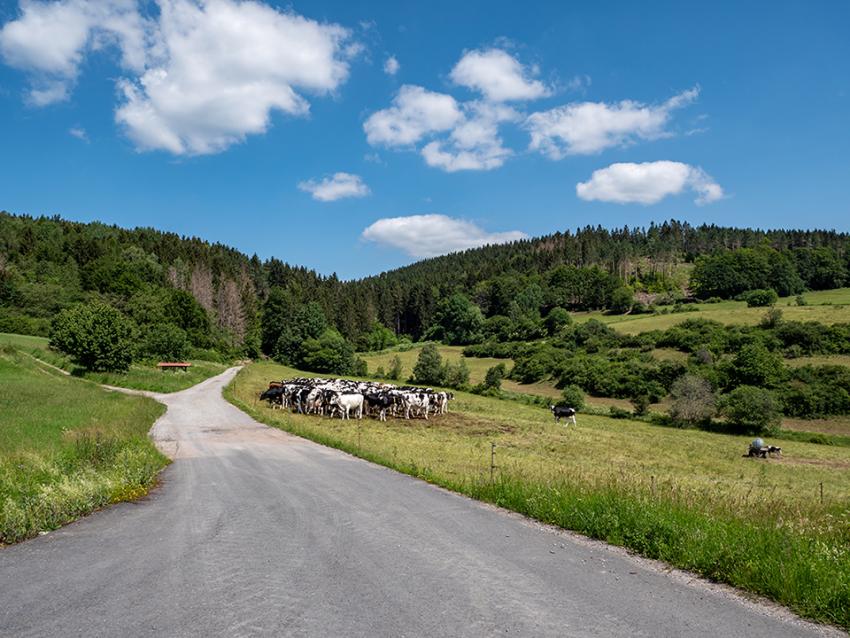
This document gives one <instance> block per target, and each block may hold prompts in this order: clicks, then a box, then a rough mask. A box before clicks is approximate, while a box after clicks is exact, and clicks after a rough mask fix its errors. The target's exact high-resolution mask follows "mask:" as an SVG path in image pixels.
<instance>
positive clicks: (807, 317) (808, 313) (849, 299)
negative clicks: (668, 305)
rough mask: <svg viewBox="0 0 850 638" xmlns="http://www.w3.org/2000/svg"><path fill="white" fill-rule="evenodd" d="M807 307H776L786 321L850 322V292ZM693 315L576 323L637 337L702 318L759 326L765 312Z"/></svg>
mask: <svg viewBox="0 0 850 638" xmlns="http://www.w3.org/2000/svg"><path fill="white" fill-rule="evenodd" d="M803 297H804V298H805V300H806V303H807V304H808V305H806V306H798V305H796V297H783V298H781V299H780V300H779V302H778V303H777V304H776V307H777V308H779V309H780V310H782V314H783V317H784V318H785V319H786V320H789V321H791V320H793V321H820V322H821V323H826V324H833V323H848V322H850V288H839V289H836V290H820V291H817V292H807V293H805V294H804V295H803ZM691 307H693V308H696V309H697V310H696V311H694V312H677V313H669V314H653V315H606V314H604V313H602V312H576V313H573V318H574V319H575V320H576V321H579V322H582V321H588V320H590V319H598V320H599V321H602V322H603V323H607V324H609V325H611V327H613V328H615V329H617V330H619V331H620V332H623V333H625V334H638V333H640V332H646V331H648V330H666V329H667V328H670V327H671V326H675V325H676V324H679V323H681V322H683V321H685V320H686V319H694V318H696V317H700V318H703V319H713V320H715V321H719V322H721V323H727V324H731V323H738V324H745V325H754V324H757V323H758V322H759V321H760V320H761V318H762V317H763V316H764V313H765V311H766V309H765V308H747V304H746V303H745V302H743V301H722V302H720V303H714V304H705V303H702V304H695V305H694V306H691Z"/></svg>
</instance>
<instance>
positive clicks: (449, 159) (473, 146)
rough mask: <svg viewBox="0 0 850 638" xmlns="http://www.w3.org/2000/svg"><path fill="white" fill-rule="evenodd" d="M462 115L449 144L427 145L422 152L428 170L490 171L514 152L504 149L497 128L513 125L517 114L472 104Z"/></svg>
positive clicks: (480, 103)
mask: <svg viewBox="0 0 850 638" xmlns="http://www.w3.org/2000/svg"><path fill="white" fill-rule="evenodd" d="M464 111H465V116H464V118H463V120H462V121H461V122H460V124H458V125H457V126H455V128H454V129H453V130H452V132H451V134H450V135H449V138H448V140H439V141H433V142H430V143H429V144H427V145H426V146H425V147H424V148H423V149H422V157H424V158H425V162H426V163H427V164H428V166H434V167H436V168H441V169H443V170H444V171H447V172H449V173H452V172H455V171H462V170H491V169H494V168H498V167H499V166H501V165H502V164H504V163H505V161H506V160H507V158H508V157H510V156H511V155H512V154H513V151H511V150H510V149H509V148H505V146H504V145H503V143H502V138H501V137H500V136H499V125H500V124H501V123H502V122H510V121H516V120H517V119H518V118H519V114H518V113H517V112H516V111H514V110H513V109H511V108H509V107H506V106H502V105H498V104H490V103H488V102H471V103H469V104H467V105H465V108H464Z"/></svg>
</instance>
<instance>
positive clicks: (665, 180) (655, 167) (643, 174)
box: [576, 161, 723, 205]
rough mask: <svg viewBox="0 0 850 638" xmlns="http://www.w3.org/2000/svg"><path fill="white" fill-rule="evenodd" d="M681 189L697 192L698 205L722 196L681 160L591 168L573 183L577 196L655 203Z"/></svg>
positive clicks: (710, 181) (704, 176)
mask: <svg viewBox="0 0 850 638" xmlns="http://www.w3.org/2000/svg"><path fill="white" fill-rule="evenodd" d="M685 190H691V191H693V192H694V193H696V194H697V198H696V203H697V204H699V205H702V204H709V203H711V202H714V201H717V200H718V199H722V198H723V189H722V188H721V187H720V185H719V184H717V183H716V182H715V181H714V180H713V179H712V178H711V176H709V175H708V174H707V173H706V172H705V171H703V170H702V169H701V168H698V167H695V166H690V165H689V164H683V163H682V162H670V161H659V162H644V163H642V164H634V163H619V164H611V166H608V167H607V168H601V169H599V170H596V171H593V175H591V177H590V179H589V180H588V181H586V182H579V183H578V184H576V194H577V195H578V196H579V197H580V198H581V199H584V200H587V201H602V202H614V203H617V204H630V203H637V204H644V205H648V204H657V203H658V202H660V201H661V200H662V199H664V198H665V197H668V196H670V195H678V194H680V193H682V192H683V191H685Z"/></svg>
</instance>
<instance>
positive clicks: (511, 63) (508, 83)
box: [449, 49, 550, 102]
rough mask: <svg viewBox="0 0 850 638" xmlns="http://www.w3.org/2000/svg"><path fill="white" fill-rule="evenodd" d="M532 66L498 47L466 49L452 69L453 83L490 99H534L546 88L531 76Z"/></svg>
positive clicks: (541, 95) (532, 72) (533, 70)
mask: <svg viewBox="0 0 850 638" xmlns="http://www.w3.org/2000/svg"><path fill="white" fill-rule="evenodd" d="M535 74H536V69H535V68H530V69H529V68H528V67H524V66H523V65H522V64H520V62H519V60H517V59H516V58H515V57H513V56H512V55H510V54H509V53H507V52H506V51H503V50H502V49H487V50H484V51H481V50H474V51H468V52H467V53H465V54H464V55H463V57H462V58H461V59H460V61H458V63H457V64H456V65H455V67H454V68H453V69H452V72H451V75H450V76H449V77H451V79H452V81H453V82H454V83H455V84H458V85H460V86H465V87H467V88H470V89H473V90H475V91H479V92H480V93H481V94H482V95H483V96H484V97H485V98H487V99H488V100H491V101H493V102H502V101H507V100H536V99H537V98H541V97H545V96H546V95H549V93H550V90H549V89H548V88H547V87H546V85H545V84H543V83H542V82H540V81H539V80H535V79H534V78H533V76H534V75H535Z"/></svg>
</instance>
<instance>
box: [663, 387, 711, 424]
mask: <svg viewBox="0 0 850 638" xmlns="http://www.w3.org/2000/svg"><path fill="white" fill-rule="evenodd" d="M670 395H671V398H672V399H673V404H672V405H671V406H670V417H671V418H672V419H674V420H675V421H678V422H679V423H683V424H687V425H698V424H700V423H706V422H707V421H710V420H711V417H713V416H714V415H715V414H716V413H717V398H716V397H715V396H714V391H713V390H712V389H711V384H710V383H709V382H708V381H706V380H705V379H703V378H702V377H698V376H697V375H695V374H686V375H684V376H682V377H681V378H679V379H678V380H677V381H676V382H675V383H674V384H673V387H672V389H671V390H670Z"/></svg>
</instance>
